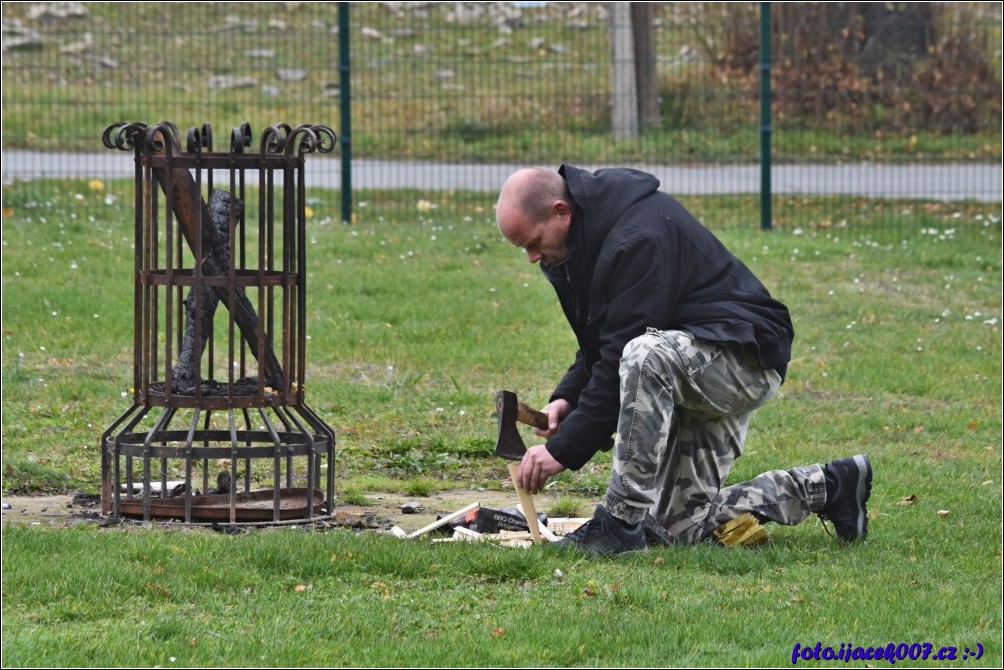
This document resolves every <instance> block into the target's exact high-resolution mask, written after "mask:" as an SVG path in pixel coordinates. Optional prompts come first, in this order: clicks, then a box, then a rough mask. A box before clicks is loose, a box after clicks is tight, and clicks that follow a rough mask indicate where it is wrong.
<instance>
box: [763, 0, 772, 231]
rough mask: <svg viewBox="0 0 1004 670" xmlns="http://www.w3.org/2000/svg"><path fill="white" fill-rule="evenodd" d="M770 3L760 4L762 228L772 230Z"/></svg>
mask: <svg viewBox="0 0 1004 670" xmlns="http://www.w3.org/2000/svg"><path fill="white" fill-rule="evenodd" d="M771 130H772V129H771V119H770V3H769V2H761V3H760V228H762V229H763V230H770V229H771V220H770V219H771V212H770V199H771V193H770V136H771Z"/></svg>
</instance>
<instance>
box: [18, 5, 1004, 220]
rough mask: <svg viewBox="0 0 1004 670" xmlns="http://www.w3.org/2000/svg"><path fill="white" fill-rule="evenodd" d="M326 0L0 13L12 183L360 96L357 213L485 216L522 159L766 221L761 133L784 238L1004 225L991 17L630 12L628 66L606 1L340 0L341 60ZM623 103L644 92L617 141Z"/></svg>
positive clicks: (756, 9)
mask: <svg viewBox="0 0 1004 670" xmlns="http://www.w3.org/2000/svg"><path fill="white" fill-rule="evenodd" d="M339 4H340V3H299V2H285V3H176V4H160V3H151V4H148V3H67V2H59V3H4V5H3V68H2V69H3V140H2V143H3V171H4V177H5V179H10V178H13V177H14V176H17V175H31V176H51V177H77V176H86V177H88V178H113V177H116V176H128V175H129V174H131V173H130V171H131V165H130V164H129V161H128V160H123V156H122V155H115V154H114V153H112V152H105V153H101V152H102V149H101V143H100V137H101V131H102V129H103V128H104V127H105V126H106V125H108V124H110V123H113V122H116V121H121V120H127V121H146V122H157V121H161V120H171V121H173V122H175V123H177V124H178V125H179V126H181V127H182V128H187V127H189V126H201V125H202V124H203V123H205V122H209V123H211V124H212V126H213V129H214V132H215V133H216V135H217V138H218V139H217V142H225V141H228V140H227V138H229V133H230V129H231V128H233V127H236V126H238V125H239V124H240V123H242V122H244V121H249V122H250V123H251V125H252V128H254V129H255V130H258V129H260V128H263V127H264V126H267V125H271V124H273V123H276V122H280V121H281V122H287V123H290V124H292V125H297V124H300V123H311V124H314V123H322V124H326V125H330V126H331V127H332V128H334V129H335V130H336V131H339V129H340V128H343V127H344V126H343V120H342V119H341V117H340V109H341V106H342V103H343V96H344V95H346V89H345V87H344V84H346V83H348V82H351V87H350V89H349V95H350V96H351V98H350V100H349V101H348V102H349V107H350V108H351V110H352V122H351V131H352V132H351V135H350V136H348V137H344V138H343V139H349V140H351V142H350V144H349V145H348V146H349V147H350V148H351V157H352V161H351V164H350V165H351V167H350V169H351V178H352V184H353V197H354V201H355V203H356V204H357V205H358V204H360V203H365V204H367V205H368V206H369V211H371V212H372V211H376V209H377V208H378V207H380V206H385V207H391V206H395V200H400V199H401V197H400V195H398V196H394V195H391V194H390V193H389V191H391V190H397V189H402V188H406V189H412V190H414V191H416V192H418V193H420V194H424V197H428V198H430V199H433V198H434V197H436V196H435V193H442V192H457V191H470V192H472V195H471V196H470V197H472V198H475V199H480V200H483V203H484V206H485V208H487V209H488V211H490V207H491V205H492V203H493V202H494V197H495V192H496V191H497V188H498V186H499V185H500V184H501V182H502V180H504V178H505V177H506V176H507V175H508V173H509V172H510V171H511V170H512V169H515V168H516V167H519V166H521V165H526V164H544V165H553V166H557V165H558V164H560V163H562V162H568V163H573V164H577V165H581V166H585V167H602V166H606V165H631V166H636V167H641V168H642V169H648V170H650V171H652V172H654V173H656V174H657V175H659V176H660V178H661V179H662V180H663V188H664V189H665V190H667V191H669V192H671V193H674V194H676V195H678V196H680V197H684V196H692V197H697V196H701V195H709V194H733V195H736V196H737V197H741V198H748V199H749V200H750V201H751V203H752V205H751V207H738V208H736V210H737V211H742V212H750V211H757V210H758V207H757V206H756V202H757V201H758V199H759V198H760V189H761V171H760V165H761V142H762V141H763V137H764V136H763V134H762V133H763V132H764V131H765V130H769V131H770V136H769V137H770V144H771V149H772V151H771V160H772V165H771V171H770V174H771V175H772V190H773V196H772V202H773V204H774V209H773V222H774V225H776V226H780V227H784V226H796V225H805V223H806V218H807V217H808V219H809V224H810V225H818V226H820V227H827V226H834V227H840V226H852V225H853V224H854V221H855V220H856V219H858V218H861V215H862V214H863V213H869V215H870V218H871V219H873V220H874V219H875V213H876V211H885V212H886V215H883V216H882V217H879V219H881V221H882V222H883V225H886V226H888V227H889V228H890V229H891V230H893V231H898V230H900V228H901V227H902V226H908V225H911V224H910V223H909V220H908V219H907V220H901V219H903V217H902V216H900V215H899V214H895V212H905V211H912V209H913V208H914V207H916V205H915V204H908V205H904V206H902V207H898V206H889V205H876V204H875V200H874V199H886V198H896V199H902V200H905V201H909V202H911V203H916V202H920V201H927V202H929V203H942V205H944V203H956V202H963V203H987V202H989V203H991V204H992V211H994V212H997V215H998V216H996V217H995V218H997V220H998V225H999V212H1000V205H999V203H1000V201H1001V34H1002V31H1001V5H1000V3H781V4H778V3H775V4H772V5H768V4H766V3H633V5H632V11H631V17H630V20H632V21H633V22H632V23H629V24H628V25H629V26H630V28H629V30H628V33H627V34H628V35H630V38H631V42H632V44H631V46H632V47H633V52H632V53H633V55H634V60H633V63H634V64H633V66H629V67H627V68H626V69H625V67H624V66H623V63H620V62H618V61H616V60H614V59H613V57H612V54H613V53H614V52H615V51H616V52H617V53H618V54H623V53H625V52H624V50H623V47H624V44H623V43H621V42H619V41H618V39H619V38H613V37H612V35H614V31H613V30H612V29H611V26H612V13H611V12H612V11H613V10H614V9H615V5H610V4H606V3H571V2H569V3H564V2H524V3H473V2H471V3H461V2H450V3H414V2H408V3H405V2H382V3H349V4H348V5H347V9H348V14H349V16H348V18H349V23H348V25H349V30H348V35H347V37H348V40H349V41H348V47H349V50H348V54H349V58H348V59H347V61H344V62H343V58H342V57H341V56H340V45H341V42H340V41H341V40H344V39H345V38H346V35H345V34H344V31H342V30H341V29H340V26H339V8H340V7H339ZM768 6H769V7H770V10H769V11H770V28H769V32H768V33H766V34H768V35H769V38H770V39H769V45H768V44H767V43H766V42H765V40H763V39H761V36H762V34H764V33H763V32H762V30H761V29H762V24H761V18H762V14H761V12H763V11H764V8H765V7H768ZM343 9H344V6H343ZM767 46H769V63H770V64H769V68H768V67H767V66H766V65H765V62H766V61H765V57H766V56H767V52H766V50H765V47H767ZM618 49H620V50H619V51H618ZM619 57H622V56H619ZM764 72H768V73H769V76H770V81H771V104H770V111H771V117H770V120H769V125H768V122H767V121H765V119H764V118H762V116H761V100H762V97H761V93H760V86H761V81H762V80H761V75H762V74H763V73H764ZM625 73H627V74H628V75H629V76H631V77H634V78H635V79H634V81H633V82H632V84H631V86H629V87H628V88H627V89H625V88H624V86H623V84H624V82H623V81H621V80H620V79H621V78H622V77H624V76H625ZM346 76H348V82H347V81H346ZM622 90H628V91H629V93H630V94H631V95H632V96H634V98H637V99H636V100H635V99H632V101H631V102H630V103H629V104H628V107H636V108H637V110H636V111H637V115H636V117H635V118H634V121H635V122H636V125H637V130H636V131H634V130H631V131H629V132H628V133H627V134H625V133H618V132H617V131H618V123H619V122H618V119H617V118H616V117H617V114H618V109H620V110H623V109H624V104H623V101H620V100H618V99H617V98H616V97H615V96H614V94H613V93H612V91H622ZM339 132H340V131H339ZM615 136H616V137H617V139H615ZM106 154H107V155H106ZM344 176H345V175H343V164H342V162H341V161H340V160H338V158H331V159H327V160H315V161H312V163H311V178H310V183H311V185H312V186H330V187H331V190H330V191H325V192H324V196H323V199H324V203H323V206H326V207H330V209H331V216H333V217H337V216H339V214H338V212H339V204H338V203H339V198H340V194H339V190H340V187H341V184H342V183H343V182H342V179H343V177H344ZM807 203H809V204H810V205H811V206H810V207H808V209H807V208H806V204H807ZM944 206H954V205H944ZM979 207H981V208H983V209H985V208H986V206H985V205H982V204H981V205H979ZM737 216H738V215H737ZM984 220H985V219H984ZM707 223H708V224H709V225H713V226H728V225H753V226H755V225H758V223H759V222H758V221H755V220H738V219H737V220H735V221H714V222H707Z"/></svg>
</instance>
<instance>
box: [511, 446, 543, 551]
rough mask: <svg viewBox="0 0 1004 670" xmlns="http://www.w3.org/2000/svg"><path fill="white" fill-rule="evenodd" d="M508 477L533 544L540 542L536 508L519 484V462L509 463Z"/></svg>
mask: <svg viewBox="0 0 1004 670" xmlns="http://www.w3.org/2000/svg"><path fill="white" fill-rule="evenodd" d="M509 479H511V480H512V485H513V488H515V489H516V496H517V497H518V498H519V504H520V505H522V506H523V516H525V517H526V525H527V526H528V527H529V528H530V535H532V536H533V542H534V544H539V543H540V527H539V526H538V525H537V508H536V507H534V506H533V498H532V497H531V496H530V494H529V493H527V491H526V490H525V489H524V488H523V487H522V486H520V485H519V463H517V462H510V463H509Z"/></svg>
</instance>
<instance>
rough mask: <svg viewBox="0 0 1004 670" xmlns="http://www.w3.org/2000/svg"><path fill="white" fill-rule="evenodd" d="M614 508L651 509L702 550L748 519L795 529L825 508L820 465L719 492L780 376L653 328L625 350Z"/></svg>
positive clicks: (625, 513)
mask: <svg viewBox="0 0 1004 670" xmlns="http://www.w3.org/2000/svg"><path fill="white" fill-rule="evenodd" d="M620 384H621V401H620V402H621V409H620V418H619V420H618V425H617V435H616V438H615V442H614V452H613V473H612V474H611V477H610V483H609V486H608V489H607V499H606V505H607V509H608V510H609V511H610V512H611V514H613V515H614V516H616V517H618V518H621V519H623V520H625V521H629V522H636V521H640V520H641V518H642V517H643V516H644V515H645V512H646V511H651V513H652V515H653V516H654V517H655V518H656V520H657V521H658V522H659V523H660V524H662V525H663V526H664V527H665V528H666V529H667V530H668V531H669V532H670V534H671V535H672V536H673V537H674V539H675V540H676V541H677V542H683V543H692V542H700V541H701V540H704V539H706V538H708V537H710V535H711V533H712V531H714V530H715V529H716V528H717V527H718V526H720V525H721V524H723V523H725V522H726V521H729V520H730V519H734V518H736V517H738V516H740V515H742V514H744V513H746V512H752V513H753V514H755V515H756V516H758V517H760V518H761V519H763V520H770V521H776V522H778V523H782V524H787V525H794V524H797V523H799V522H801V521H803V520H805V519H806V518H807V517H808V516H809V514H810V513H811V512H814V511H818V510H819V509H821V508H822V506H823V504H824V503H825V502H826V485H825V482H824V480H823V471H822V467H821V466H820V465H809V466H805V467H796V468H792V469H791V470H773V471H771V472H766V473H764V474H762V475H759V476H758V477H755V478H754V479H751V480H750V481H748V482H743V483H741V484H734V485H732V486H728V487H726V488H722V482H723V481H724V480H725V477H726V476H727V475H728V473H729V469H730V468H731V467H732V463H733V462H734V461H735V459H736V458H738V457H739V456H740V455H742V450H743V444H744V443H745V441H746V430H747V427H748V426H749V422H750V418H751V417H752V416H753V412H754V411H755V410H756V409H757V408H758V407H760V406H762V405H763V404H764V403H766V402H767V401H768V400H770V399H771V398H772V397H774V396H775V395H776V394H777V390H778V387H779V386H780V384H781V377H780V375H778V373H777V372H776V371H775V370H764V369H763V368H761V367H760V365H759V364H758V362H757V360H756V358H755V357H754V356H753V355H752V354H750V353H749V352H747V351H746V350H744V349H742V348H740V347H734V346H729V345H724V344H718V343H712V342H705V341H701V340H697V339H695V338H694V337H693V336H692V335H690V334H689V333H686V332H683V331H659V330H655V329H651V328H650V329H649V330H648V332H647V333H645V334H644V335H642V336H640V337H638V338H636V339H634V340H632V341H631V342H629V343H628V345H627V346H626V347H625V348H624V354H623V357H622V358H621V366H620Z"/></svg>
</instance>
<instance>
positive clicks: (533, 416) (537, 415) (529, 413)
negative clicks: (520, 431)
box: [516, 401, 548, 430]
mask: <svg viewBox="0 0 1004 670" xmlns="http://www.w3.org/2000/svg"><path fill="white" fill-rule="evenodd" d="M516 420H517V421H519V422H520V423H525V424H526V425H528V426H533V427H534V428H539V429H541V430H547V429H548V424H547V415H546V414H544V413H543V412H538V411H537V410H535V409H534V408H532V407H530V406H529V405H527V404H526V403H524V402H522V401H521V402H519V403H517V406H516Z"/></svg>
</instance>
